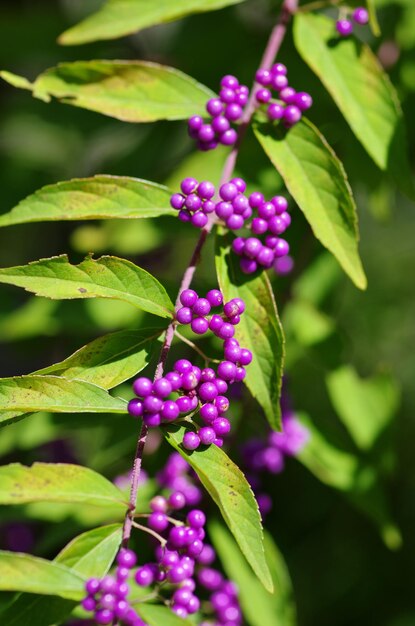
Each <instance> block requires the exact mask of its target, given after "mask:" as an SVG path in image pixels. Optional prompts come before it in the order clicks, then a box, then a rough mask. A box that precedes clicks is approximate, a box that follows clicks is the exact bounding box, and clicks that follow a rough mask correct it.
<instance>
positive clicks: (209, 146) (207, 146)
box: [197, 139, 218, 152]
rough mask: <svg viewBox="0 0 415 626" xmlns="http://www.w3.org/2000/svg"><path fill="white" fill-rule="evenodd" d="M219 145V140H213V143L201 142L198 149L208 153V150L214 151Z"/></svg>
mask: <svg viewBox="0 0 415 626" xmlns="http://www.w3.org/2000/svg"><path fill="white" fill-rule="evenodd" d="M217 145H218V142H217V139H212V140H211V141H199V142H198V144H197V147H198V149H199V150H202V151H203V152H206V151H207V150H214V149H215V148H216V147H217Z"/></svg>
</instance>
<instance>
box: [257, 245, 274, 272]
mask: <svg viewBox="0 0 415 626" xmlns="http://www.w3.org/2000/svg"><path fill="white" fill-rule="evenodd" d="M256 260H257V262H258V263H259V265H263V266H264V267H267V268H268V267H271V265H272V263H273V261H274V251H273V250H271V248H267V247H266V246H263V248H262V250H261V251H260V253H259V254H258V256H257V258H256Z"/></svg>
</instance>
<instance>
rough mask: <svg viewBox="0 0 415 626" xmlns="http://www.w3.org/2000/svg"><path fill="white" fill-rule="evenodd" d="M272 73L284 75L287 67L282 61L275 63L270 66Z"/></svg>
mask: <svg viewBox="0 0 415 626" xmlns="http://www.w3.org/2000/svg"><path fill="white" fill-rule="evenodd" d="M271 73H272V74H282V75H283V76H285V75H286V74H287V67H286V66H285V65H284V64H283V63H275V64H274V65H273V66H272V67H271Z"/></svg>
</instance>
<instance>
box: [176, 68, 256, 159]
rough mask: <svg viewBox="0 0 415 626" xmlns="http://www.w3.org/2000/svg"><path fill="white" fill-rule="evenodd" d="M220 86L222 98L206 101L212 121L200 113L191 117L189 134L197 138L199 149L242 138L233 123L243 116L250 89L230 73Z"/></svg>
mask: <svg viewBox="0 0 415 626" xmlns="http://www.w3.org/2000/svg"><path fill="white" fill-rule="evenodd" d="M220 86H221V90H220V92H219V98H211V99H210V100H208V102H207V103H206V111H207V113H208V114H209V115H210V116H211V120H210V123H206V122H205V120H204V119H203V117H201V116H200V115H193V116H192V117H191V118H190V119H189V121H188V130H189V135H190V137H192V139H196V140H197V146H198V148H199V150H213V149H214V148H216V147H217V145H218V144H219V143H221V144H222V145H224V146H233V145H234V144H235V143H236V140H237V138H238V133H237V132H236V130H235V129H234V128H232V125H231V124H232V123H233V122H238V121H239V120H240V119H241V117H242V114H243V107H244V106H245V105H246V103H247V102H248V97H249V89H248V87H246V86H245V85H240V84H239V81H238V79H237V78H235V76H231V75H229V74H228V75H227V76H224V77H223V78H222V80H221V81H220Z"/></svg>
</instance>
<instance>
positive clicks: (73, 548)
mask: <svg viewBox="0 0 415 626" xmlns="http://www.w3.org/2000/svg"><path fill="white" fill-rule="evenodd" d="M121 534H122V526H121V524H111V525H109V526H101V527H100V528H94V529H93V530H88V531H87V532H85V533H82V534H81V535H78V537H75V539H73V540H72V541H71V542H70V543H69V544H68V545H67V546H65V548H63V550H62V551H61V552H60V553H59V554H58V556H57V557H56V558H55V559H54V562H55V563H61V564H62V565H65V566H66V567H69V568H70V569H71V570H72V571H73V572H77V573H78V574H80V575H81V576H85V577H87V578H89V577H92V576H96V577H97V578H102V577H103V576H105V574H106V573H107V572H108V570H109V568H110V567H111V564H112V562H113V560H114V558H115V555H116V553H117V551H118V548H119V545H120V543H121ZM75 606H76V603H74V602H72V601H70V600H62V599H61V598H57V597H56V598H53V597H52V598H43V597H39V596H37V595H32V594H28V593H24V594H21V595H19V596H18V598H17V599H16V600H15V602H13V604H12V605H11V606H9V607H8V608H7V609H6V611H4V612H2V614H1V617H2V620H3V623H4V624H7V625H8V626H27V624H30V626H49V625H51V624H56V623H60V622H61V621H62V620H64V619H65V617H66V616H67V615H69V614H70V613H71V611H72V610H73V609H74V607H75Z"/></svg>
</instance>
